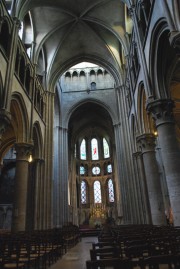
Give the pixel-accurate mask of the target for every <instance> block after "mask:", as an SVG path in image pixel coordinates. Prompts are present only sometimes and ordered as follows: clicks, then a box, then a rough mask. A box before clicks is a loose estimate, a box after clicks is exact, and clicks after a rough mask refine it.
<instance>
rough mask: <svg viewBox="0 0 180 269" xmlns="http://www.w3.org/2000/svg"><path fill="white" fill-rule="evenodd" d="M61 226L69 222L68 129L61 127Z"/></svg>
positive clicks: (59, 183)
mask: <svg viewBox="0 0 180 269" xmlns="http://www.w3.org/2000/svg"><path fill="white" fill-rule="evenodd" d="M58 194H59V195H58V198H59V201H58V203H59V204H58V210H59V223H58V225H59V226H62V225H64V224H67V222H68V130H67V129H66V128H63V127H59V182H58Z"/></svg>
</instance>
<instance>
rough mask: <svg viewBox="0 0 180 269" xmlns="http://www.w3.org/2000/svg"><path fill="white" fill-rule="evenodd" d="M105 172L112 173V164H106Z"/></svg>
mask: <svg viewBox="0 0 180 269" xmlns="http://www.w3.org/2000/svg"><path fill="white" fill-rule="evenodd" d="M107 172H108V173H112V165H111V164H108V166H107Z"/></svg>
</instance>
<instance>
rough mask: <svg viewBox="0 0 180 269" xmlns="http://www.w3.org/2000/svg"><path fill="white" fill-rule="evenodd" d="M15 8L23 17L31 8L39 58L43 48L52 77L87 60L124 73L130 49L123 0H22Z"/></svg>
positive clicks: (16, 13) (20, 16)
mask: <svg viewBox="0 0 180 269" xmlns="http://www.w3.org/2000/svg"><path fill="white" fill-rule="evenodd" d="M14 9H15V12H14V13H15V15H16V16H17V17H19V18H20V20H23V18H24V16H25V15H26V14H27V13H28V12H29V11H30V15H31V20H32V25H33V33H34V42H35V43H34V44H35V61H38V55H39V52H40V51H41V50H42V51H43V55H44V58H45V62H46V72H47V78H48V80H49V81H50V80H51V81H52V79H57V77H58V76H59V75H60V74H61V73H62V72H64V71H65V70H66V69H67V68H69V67H70V66H72V65H73V64H76V63H78V62H81V61H84V60H86V61H87V60H88V61H91V62H94V63H98V64H102V65H104V66H105V67H106V68H107V67H108V66H109V67H111V68H112V69H114V70H115V72H117V73H120V70H121V60H122V58H121V55H122V52H124V53H125V54H126V53H127V40H126V37H125V36H126V35H125V32H126V30H125V6H124V3H123V2H122V1H121V0H53V1H52V0H19V1H17V3H16V6H15V7H14Z"/></svg>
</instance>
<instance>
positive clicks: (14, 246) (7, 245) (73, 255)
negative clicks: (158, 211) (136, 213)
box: [0, 223, 180, 269]
mask: <svg viewBox="0 0 180 269" xmlns="http://www.w3.org/2000/svg"><path fill="white" fill-rule="evenodd" d="M89 232H92V229H89ZM93 232H95V231H93ZM96 232H97V235H96V236H93V237H92V234H90V236H83V233H82V230H81V229H79V228H78V227H74V226H67V227H63V229H56V230H49V231H48V232H47V231H36V232H34V233H31V234H30V233H29V234H28V233H17V234H12V233H9V234H3V233H1V235H0V268H1V269H98V268H102V267H103V268H108V269H109V268H113V269H121V268H123V269H145V268H146V269H180V227H173V226H154V225H113V226H112V225H109V224H108V223H106V224H104V225H103V226H102V227H101V229H98V230H96Z"/></svg>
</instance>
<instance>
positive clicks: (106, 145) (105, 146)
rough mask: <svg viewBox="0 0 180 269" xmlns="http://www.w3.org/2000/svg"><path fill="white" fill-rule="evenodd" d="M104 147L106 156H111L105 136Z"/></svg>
mask: <svg viewBox="0 0 180 269" xmlns="http://www.w3.org/2000/svg"><path fill="white" fill-rule="evenodd" d="M103 149H104V158H109V157H110V154H109V145H108V142H107V140H106V139H105V138H103Z"/></svg>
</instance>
